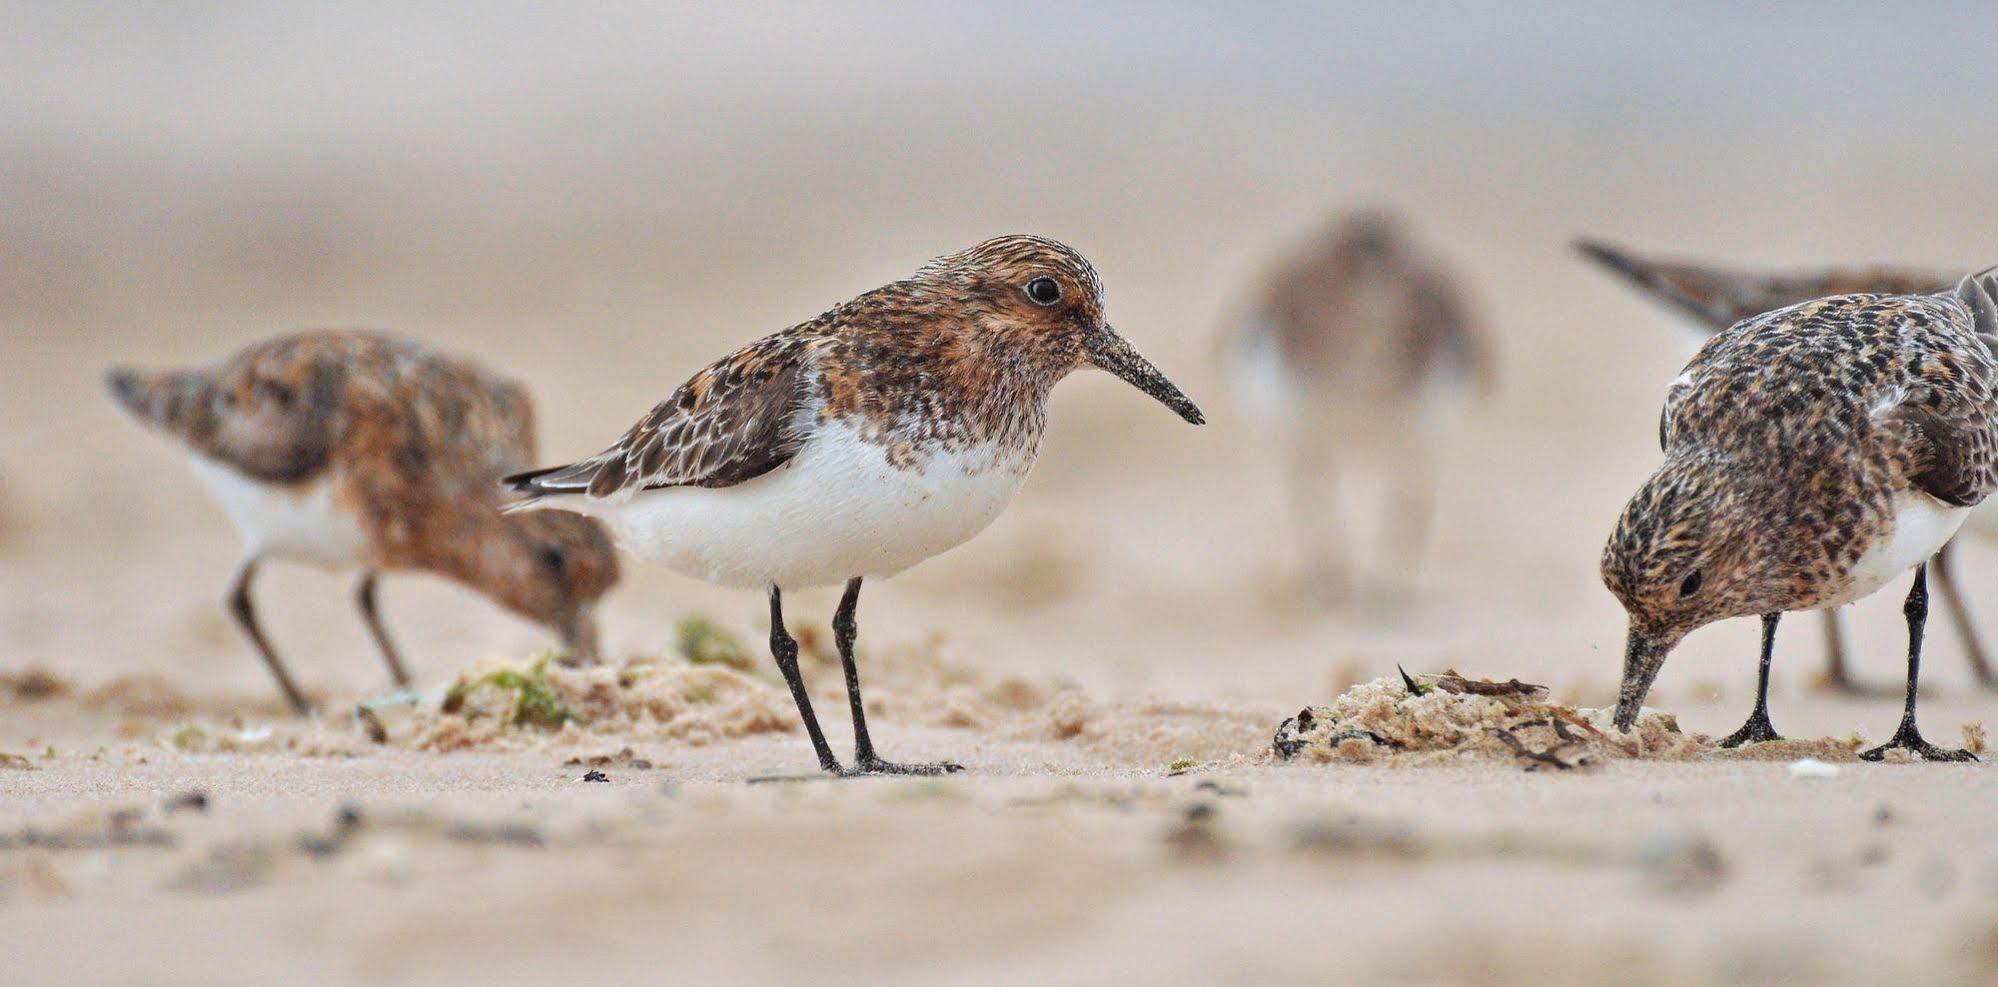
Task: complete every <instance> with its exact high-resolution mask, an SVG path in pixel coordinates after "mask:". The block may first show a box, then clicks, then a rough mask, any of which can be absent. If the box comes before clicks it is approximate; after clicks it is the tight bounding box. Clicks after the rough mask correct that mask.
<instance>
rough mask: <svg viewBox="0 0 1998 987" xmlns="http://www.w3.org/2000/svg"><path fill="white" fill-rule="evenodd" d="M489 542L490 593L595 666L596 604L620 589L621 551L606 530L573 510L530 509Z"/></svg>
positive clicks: (597, 655)
mask: <svg viewBox="0 0 1998 987" xmlns="http://www.w3.org/2000/svg"><path fill="white" fill-rule="evenodd" d="M502 525H503V534H502V535H501V536H499V537H494V538H491V539H488V542H487V544H486V545H484V546H483V547H482V550H483V551H486V552H490V553H494V556H495V557H494V558H493V559H492V560H491V561H490V562H489V563H488V564H487V565H486V566H485V567H484V571H485V572H486V573H488V574H491V575H489V577H488V578H489V579H490V580H491V581H492V583H493V585H491V586H488V587H486V588H487V590H488V591H489V592H490V593H491V594H492V595H493V597H494V598H495V599H497V600H498V601H499V602H500V603H501V604H503V605H505V606H506V607H508V608H509V609H511V610H513V611H514V612H516V613H518V614H520V615H521V616H523V617H526V618H528V619H530V620H533V621H535V622H537V623H539V624H542V625H544V626H546V627H547V628H549V629H550V630H552V631H554V632H555V635H556V637H557V638H559V639H560V640H561V642H562V645H563V647H564V648H566V649H567V650H568V651H569V653H570V655H571V656H572V657H573V658H574V659H575V660H577V661H579V662H583V663H592V662H595V661H596V660H597V659H598V658H600V657H601V655H600V653H599V651H598V643H599V639H598V636H597V619H596V605H597V601H598V600H599V599H601V598H602V597H603V595H604V594H605V593H608V592H610V590H611V587H613V586H615V585H617V580H618V564H617V551H616V549H615V548H613V547H612V545H611V540H610V536H609V535H608V534H607V533H605V531H604V529H603V526H602V525H600V524H598V523H597V522H595V521H592V520H590V519H589V518H586V517H583V516H582V515H580V514H571V513H569V512H567V511H528V512H525V513H520V514H508V515H506V516H505V517H504V518H503V521H502Z"/></svg>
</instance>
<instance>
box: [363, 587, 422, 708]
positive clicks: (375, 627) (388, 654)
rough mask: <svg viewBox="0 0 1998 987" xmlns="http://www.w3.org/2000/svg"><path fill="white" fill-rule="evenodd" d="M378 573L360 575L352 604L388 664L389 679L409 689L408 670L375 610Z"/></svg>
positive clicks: (380, 616) (398, 685) (377, 611)
mask: <svg viewBox="0 0 1998 987" xmlns="http://www.w3.org/2000/svg"><path fill="white" fill-rule="evenodd" d="M378 575H380V573H377V572H375V571H374V570H372V569H371V570H369V571H368V572H366V573H363V574H362V575H361V585H360V586H358V587H356V588H355V590H354V603H355V605H356V606H359V607H360V608H361V620H362V621H363V622H364V623H366V624H367V625H368V635H369V636H370V637H372V638H374V639H375V648H376V649H377V650H379V651H380V652H381V653H382V660H383V661H385V662H388V668H389V677H390V678H392V679H394V680H395V684H396V686H397V687H399V688H404V689H407V688H409V669H408V668H405V667H404V666H403V664H402V655H400V654H397V653H396V650H395V642H394V641H391V640H389V636H388V629H387V628H385V627H383V626H382V615H381V612H380V611H379V610H377V609H375V577H376V576H378Z"/></svg>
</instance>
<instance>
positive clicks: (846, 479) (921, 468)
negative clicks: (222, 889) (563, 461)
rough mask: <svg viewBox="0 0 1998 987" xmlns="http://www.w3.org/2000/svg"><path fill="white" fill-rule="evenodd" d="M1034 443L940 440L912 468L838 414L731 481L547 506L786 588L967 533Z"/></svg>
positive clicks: (631, 545)
mask: <svg viewBox="0 0 1998 987" xmlns="http://www.w3.org/2000/svg"><path fill="white" fill-rule="evenodd" d="M1032 465H1033V454H1032V451H1031V450H1011V449H1002V448H1000V447H996V446H988V447H983V448H973V449H970V450H966V451H964V452H935V453H933V454H931V455H929V456H928V457H927V458H926V459H925V458H922V457H920V456H919V457H918V460H917V461H916V462H915V463H913V464H911V465H910V466H908V467H907V468H903V467H898V466H896V465H894V464H891V463H890V462H889V461H888V456H887V450H886V449H884V448H883V447H882V446H879V445H876V444H873V443H870V442H865V441H863V440H862V439H861V438H860V436H859V433H858V431H857V430H855V429H852V428H849V427H847V426H844V425H841V424H837V423H831V424H828V425H826V426H823V427H822V428H821V430H820V431H819V432H818V433H817V434H816V435H814V436H813V437H812V439H811V440H810V441H808V442H807V443H806V444H805V446H804V448H802V449H800V450H799V451H798V454H797V456H795V457H793V458H792V460H791V461H790V462H789V463H787V464H785V465H783V466H780V467H778V468H777V469H775V470H772V471H770V472H769V473H765V474H764V475H762V476H759V477H757V478H755V479H753V480H749V481H747V482H744V483H739V484H736V485H735V486H731V487H719V488H705V487H667V488H663V489H658V490H644V491H640V492H638V493H636V494H634V495H633V496H631V497H630V498H629V499H627V500H623V501H616V500H592V499H590V498H587V497H561V498H554V499H551V500H550V501H548V502H547V503H546V504H545V505H544V506H547V507H551V508H556V509H561V510H574V511H577V512H578V513H582V514H587V515H590V516H592V517H596V518H599V519H601V520H602V521H603V522H604V523H605V525H606V526H607V527H609V528H610V530H611V533H612V536H613V537H615V538H616V540H617V542H618V545H619V546H620V547H622V548H623V549H624V550H625V551H626V552H628V553H630V554H631V555H632V556H633V557H634V558H637V559H638V560H640V561H642V562H649V563H652V564H655V565H662V566H665V567H666V568H669V569H672V570H673V571H675V572H678V573H680V574H682V575H686V576H692V577H694V578H697V579H705V580H707V581H709V582H713V583H719V584H721V585H724V586H741V587H757V588H761V587H765V586H769V585H772V584H775V585H777V586H780V587H782V588H785V589H798V588H804V587H808V586H824V585H831V584H836V583H841V582H844V581H846V580H847V579H849V578H852V577H854V576H888V575H893V574H894V573H897V572H900V571H902V570H904V569H907V568H909V567H910V566H912V565H915V564H916V563H918V562H921V561H923V560H924V559H927V558H929V557H930V556H932V555H936V554H939V553H941V552H944V551H947V550H949V549H951V548H955V547H956V546H958V545H960V544H963V543H964V542H965V541H968V540H969V539H970V538H971V537H972V536H973V535H976V534H977V533H978V532H980V531H982V530H984V528H985V526H986V525H988V524H990V523H992V520H993V519H994V518H996V517H998V516H999V512H1000V511H1001V510H1003V509H1004V508H1005V506H1006V504H1007V502H1008V501H1010V500H1012V498H1013V494H1014V492H1015V491H1017V490H1019V488H1020V484H1021V483H1022V482H1023V481H1024V480H1025V479H1026V476H1027V470H1028V468H1029V467H1031V466H1032Z"/></svg>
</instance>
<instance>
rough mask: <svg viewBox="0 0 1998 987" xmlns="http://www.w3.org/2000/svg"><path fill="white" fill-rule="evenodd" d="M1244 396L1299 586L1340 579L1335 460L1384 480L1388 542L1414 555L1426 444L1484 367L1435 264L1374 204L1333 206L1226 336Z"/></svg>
mask: <svg viewBox="0 0 1998 987" xmlns="http://www.w3.org/2000/svg"><path fill="white" fill-rule="evenodd" d="M1224 356H1225V357H1226V360H1227V363H1228V365H1229V369H1230V371H1231V373H1230V376H1231V378H1232V379H1233V382H1234V384H1235V390H1236V391H1237V392H1238V394H1239V396H1240V397H1241V399H1242V402H1243V403H1244V405H1246V406H1247V407H1248V408H1249V410H1250V411H1252V412H1253V413H1254V414H1255V415H1256V416H1257V417H1258V418H1261V419H1262V420H1263V421H1264V422H1265V423H1266V424H1267V425H1268V427H1269V428H1270V429H1271V430H1272V431H1273V432H1274V433H1276V434H1277V435H1279V436H1280V437H1281V438H1280V441H1281V443H1282V445H1283V450H1284V454H1285V459H1286V461H1287V468H1288V474H1289V477H1288V487H1289V490H1288V493H1289V500H1290V515H1291V525H1292V528H1293V530H1294V531H1295V532H1296V540H1297V542H1298V545H1299V547H1300V550H1301V552H1302V555H1303V558H1302V562H1303V569H1302V579H1301V582H1302V584H1303V587H1302V588H1303V589H1304V590H1305V592H1306V594H1307V595H1308V596H1312V597H1315V598H1317V599H1319V600H1320V601H1322V602H1327V603H1336V602H1339V601H1341V600H1342V599H1343V598H1344V597H1345V596H1346V595H1347V592H1348V590H1349V589H1351V588H1352V582H1353V580H1352V575H1351V565H1350V562H1349V561H1348V558H1347V556H1348V554H1349V550H1348V549H1347V548H1346V547H1345V546H1344V544H1343V543H1344V542H1346V541H1347V539H1345V538H1344V537H1343V536H1342V535H1341V532H1340V530H1339V527H1340V526H1339V524H1338V522H1337V511H1336V509H1335V502H1336V500H1337V499H1338V498H1337V494H1338V488H1337V484H1336V483H1335V480H1334V476H1333V469H1334V466H1335V460H1337V461H1340V462H1342V463H1355V462H1357V463H1358V464H1360V465H1361V466H1362V467H1364V468H1366V470H1367V471H1368V472H1370V473H1374V474H1378V475H1380V476H1382V477H1383V478H1384V479H1385V480H1386V481H1387V486H1388V495H1389V504H1390V508H1391V510H1392V511H1393V514H1394V516H1393V517H1391V518H1390V519H1389V525H1388V528H1387V530H1388V531H1389V532H1391V534H1390V536H1389V542H1388V544H1389V547H1390V549H1391V550H1392V551H1394V552H1395V553H1396V554H1397V555H1398V556H1399V557H1400V558H1402V559H1403V560H1405V561H1406V562H1408V563H1410V564H1413V563H1414V562H1415V561H1416V560H1417V559H1419V558H1420V556H1421V554H1422V549H1423V543H1424V541H1425V536H1426V534H1427V530H1428V525H1429V521H1430V513H1431V499H1432V497H1433V490H1432V487H1433V485H1434V482H1435V478H1434V474H1435V461H1434V460H1435V456H1434V452H1433V450H1432V445H1433V443H1434V441H1435V439H1436V438H1437V436H1438V433H1440V432H1441V431H1442V430H1444V429H1447V428H1448V427H1450V426H1451V425H1452V424H1454V423H1455V422H1456V421H1457V418H1458V415H1459V414H1460V413H1461V412H1462V411H1463V410H1464V408H1465V407H1466V405H1467V404H1468V402H1466V401H1465V400H1463V399H1464V398H1465V397H1466V396H1467V393H1468V392H1469V391H1471V390H1473V389H1475V390H1479V391H1489V388H1490V382H1491V373H1492V366H1491V360H1490V357H1489V354H1488V350H1487V347H1486V344H1485V340H1484V333H1483V331H1482V329H1481V327H1480V326H1479V324H1478V322H1477V320H1475V319H1474V318H1472V317H1471V315H1470V313H1469V310H1468V306H1467V305H1466V303H1465V301H1464V300H1463V298H1462V297H1461V295H1460V294H1459V292H1458V291H1457V289H1456V287H1455V285H1454V284H1453V283H1452V279H1451V277H1450V275H1449V273H1448V272H1447V271H1446V270H1445V268H1444V267H1443V265H1442V264H1441V263H1440V262H1439V261H1437V260H1436V259H1435V258H1433V257H1431V256H1430V255H1429V254H1428V253H1427V252H1426V251H1425V250H1424V249H1423V248H1422V247H1420V246H1418V245H1417V244H1416V243H1415V242H1414V241H1413V239H1412V237H1411V236H1410V234H1409V233H1408V231H1407V229H1406V228H1405V226H1404V224H1403V223H1402V222H1400V221H1399V220H1397V219H1396V218H1395V217H1393V216H1391V215H1388V214H1386V213H1383V212H1378V211H1361V212H1354V213H1350V214H1347V215H1343V216H1340V217H1337V218H1336V219H1335V220H1334V221H1333V222H1332V223H1331V224H1329V225H1328V226H1327V227H1326V228H1325V229H1323V230H1321V231H1319V232H1318V233H1317V234H1316V235H1314V236H1312V237H1311V238H1309V239H1308V240H1306V241H1305V242H1303V243H1301V244H1299V245H1297V246H1296V247H1294V248H1293V249H1291V251H1290V252H1289V253H1288V254H1286V255H1285V256H1283V257H1282V258H1281V259H1279V261H1278V262H1277V263H1276V264H1275V265H1274V266H1273V267H1272V268H1271V269H1270V271H1269V272H1268V273H1267V274H1266V275H1265V277H1264V281H1263V285H1262V287H1261V289H1260V290H1259V291H1258V292H1257V293H1256V295H1255V296H1254V297H1253V299H1252V301H1251V303H1250V305H1249V307H1248V313H1247V317H1246V318H1245V319H1243V320H1242V321H1241V322H1240V324H1239V326H1238V327H1236V328H1235V329H1234V331H1233V332H1232V333H1230V334H1229V336H1228V337H1227V339H1226V346H1225V353H1224Z"/></svg>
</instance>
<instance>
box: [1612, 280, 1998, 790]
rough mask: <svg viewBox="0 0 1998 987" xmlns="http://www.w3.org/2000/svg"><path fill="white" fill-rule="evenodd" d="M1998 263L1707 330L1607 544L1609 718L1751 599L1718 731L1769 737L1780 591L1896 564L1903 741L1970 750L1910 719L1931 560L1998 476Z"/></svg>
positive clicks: (1632, 713) (1866, 581)
mask: <svg viewBox="0 0 1998 987" xmlns="http://www.w3.org/2000/svg"><path fill="white" fill-rule="evenodd" d="M1994 295H1998V281H1994V280H1992V279H1990V278H1988V277H1985V278H1983V279H1981V280H1980V279H1979V278H1978V277H1971V278H1966V279H1964V281H1963V282H1962V283H1961V284H1960V285H1959V286H1958V288H1957V289H1956V291H1955V292H1954V293H1950V294H1938V295H1841V296H1836V297H1832V298H1826V299H1820V300H1818V301H1812V302H1805V303H1803V304H1800V305H1795V306H1791V307H1789V308H1785V309H1779V310H1777V311H1775V312H1769V313H1766V314H1763V315H1760V316H1756V317H1754V318H1751V319H1748V320H1746V321H1743V322H1741V323H1739V324H1737V325H1735V326H1734V327H1733V328H1731V329H1728V330H1727V331H1725V332H1722V333H1720V334H1718V335H1716V336H1714V337H1713V338H1712V339H1710V340H1708V341H1707V343H1706V345H1705V346H1703V347H1701V349H1700V352H1699V354H1698V355H1697V356H1695V357H1694V358H1693V360H1692V362H1691V363H1690V364H1688V365H1687V367H1686V370H1685V372H1684V373H1682V374H1681V375H1680V376H1679V377H1678V379H1676V380H1674V381H1673V382H1672V385H1671V387H1670V388H1669V389H1668V390H1667V392H1666V398H1665V409H1664V412H1663V415H1662V416H1661V417H1660V419H1659V426H1658V432H1659V439H1660V444H1661V445H1662V446H1663V447H1664V452H1665V462H1664V464H1663V465H1662V466H1660V467H1659V468H1658V470H1657V472H1655V473H1653V474H1652V475H1651V477H1650V478H1649V479H1648V480H1646V481H1645V482H1644V485H1643V486H1642V487H1640V488H1639V489H1638V491H1637V494H1636V495H1635V496H1634V497H1632V498H1631V500H1630V503H1629V505H1628V506H1626V507H1625V508H1624V511H1623V515H1622V517H1621V518H1619V519H1618V521H1617V525H1616V530H1615V532H1614V533H1613V534H1611V536H1610V539H1609V543H1608V545H1607V546H1606V547H1605V548H1604V549H1603V560H1602V575H1603V582H1604V584H1605V585H1607V586H1608V587H1609V589H1610V591H1611V592H1612V593H1614V594H1615V595H1616V597H1617V598H1618V599H1619V600H1620V601H1622V603H1623V605H1624V609H1625V610H1626V611H1628V612H1629V615H1630V633H1629V639H1628V642H1627V646H1626V649H1625V656H1624V669H1623V687H1622V690H1621V692H1620V694H1619V696H1618V701H1617V709H1616V723H1617V725H1618V726H1619V727H1620V728H1623V729H1625V730H1628V729H1629V728H1630V725H1631V724H1632V723H1633V722H1634V721H1635V720H1636V718H1637V714H1638V711H1639V708H1640V707H1641V705H1642V704H1643V701H1644V696H1645V694H1646V692H1648V691H1649V689H1650V688H1651V683H1652V681H1653V679H1655V678H1656V677H1657V675H1658V670H1659V669H1660V668H1661V667H1662V666H1663V665H1664V663H1665V658H1666V656H1667V655H1668V654H1669V653H1670V652H1671V650H1672V647H1673V646H1674V645H1676V644H1677V643H1678V642H1679V640H1680V639H1681V638H1683V637H1684V636H1685V635H1686V634H1687V633H1688V632H1690V631H1692V630H1695V629H1697V628H1699V627H1702V626H1704V625H1706V624H1710V623H1713V622H1714V621H1717V620H1725V619H1727V618H1729V617H1741V616H1748V615H1751V614H1759V615H1761V617H1762V620H1763V635H1762V654H1761V664H1760V669H1759V674H1758V687H1757V689H1756V700H1755V709H1754V712H1753V713H1752V714H1751V715H1750V716H1749V718H1748V721H1747V722H1746V723H1745V724H1743V726H1742V728H1741V729H1740V730H1738V731H1736V732H1735V733H1734V734H1733V735H1732V736H1730V737H1728V738H1726V739H1725V740H1724V741H1723V743H1724V744H1726V745H1728V746H1735V745H1739V744H1742V743H1748V742H1753V741H1760V740H1771V739H1776V736H1777V735H1776V731H1775V729H1774V728H1773V726H1772V725H1771V724H1770V722H1769V707H1768V683H1769V664H1770V660H1771V651H1772V646H1773V643H1774V637H1775V629H1776V622H1777V620H1778V619H1779V618H1780V617H1781V615H1782V614H1783V613H1784V612H1786V611H1791V610H1814V609H1820V608H1824V607H1829V606H1839V605H1842V604H1845V603H1850V602H1852V601H1853V600H1856V599H1859V598H1860V597H1863V596H1866V595H1868V594H1870V593H1872V592H1874V591H1875V590H1877V589H1879V588H1881V587H1882V586H1884V585H1885V584H1886V583H1887V582H1888V581H1890V580H1892V579H1894V578H1895V577H1897V576H1899V575H1900V574H1901V573H1902V572H1904V571H1906V570H1908V569H1910V568H1912V569H1914V570H1915V578H1914V584H1913V586H1912V588H1911V589H1910V591H1909V593H1908V597H1907V602H1906V604H1905V605H1904V607H1903V612H1904V614H1905V615H1906V617H1907V623H1908V681H1907V696H1906V703H1905V706H1904V708H1903V714H1902V718H1901V724H1900V727H1899V729H1897V730H1896V731H1895V733H1894V736H1893V738H1892V739H1890V740H1889V741H1888V742H1887V743H1886V744H1883V745H1881V746H1879V747H1876V748H1873V749H1872V750H1869V751H1867V752H1865V753H1864V754H1862V755H1861V756H1862V757H1865V758H1868V759H1870V760H1878V759H1879V758H1881V757H1882V756H1883V755H1884V754H1885V753H1886V752H1887V751H1889V750H1892V749H1897V748H1899V749H1905V750H1908V751H1910V752H1912V753H1914V754H1915V755H1917V756H1920V757H1923V758H1927V759H1931V760H1967V759H1970V758H1971V757H1972V755H1970V754H1969V753H1967V752H1964V751H1953V750H1944V749H1942V748H1939V747H1936V746H1934V745H1933V744H1930V743H1928V742H1927V741H1925V740H1923V739H1922V736H1921V733H1920V732H1919V731H1918V730H1917V729H1916V726H1915V699H1916V686H1917V684H1918V680H1919V678H1920V674H1921V653H1922V630H1923V626H1924V624H1925V622H1926V619H1927V616H1928V578H1927V576H1928V565H1927V563H1928V560H1929V558H1930V557H1931V556H1933V555H1934V554H1935V553H1936V551H1937V550H1938V549H1940V548H1941V547H1942V546H1943V544H1944V543H1945V542H1947V541H1948V540H1949V539H1950V537H1951V536H1952V535H1954V534H1955V533H1956V530H1957V527H1958V526H1959V525H1961V524H1962V523H1963V520H1964V517H1965V516H1966V515H1968V514H1969V513H1970V511H1971V508H1973V507H1975V506H1976V505H1977V504H1978V503H1979V502H1981V501H1983V500H1984V499H1985V497H1986V496H1987V495H1989V494H1990V493H1991V492H1992V491H1993V489H1994V488H1998V396H1994V386H1998V365H1994V362H1993V358H1992V353H1991V351H1990V350H1989V349H1988V348H1987V346H1986V344H1985V343H1984V342H1983V341H1982V340H1981V338H1980V334H1988V333H1992V332H1994V331H1998V305H1994Z"/></svg>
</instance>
